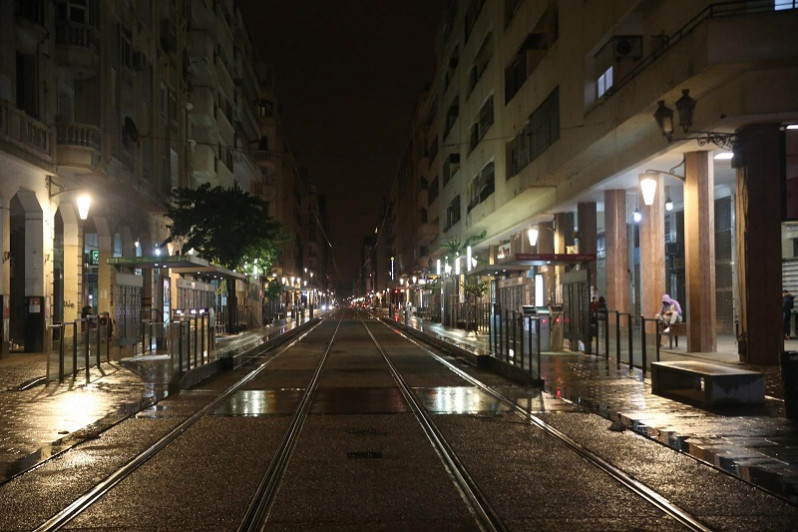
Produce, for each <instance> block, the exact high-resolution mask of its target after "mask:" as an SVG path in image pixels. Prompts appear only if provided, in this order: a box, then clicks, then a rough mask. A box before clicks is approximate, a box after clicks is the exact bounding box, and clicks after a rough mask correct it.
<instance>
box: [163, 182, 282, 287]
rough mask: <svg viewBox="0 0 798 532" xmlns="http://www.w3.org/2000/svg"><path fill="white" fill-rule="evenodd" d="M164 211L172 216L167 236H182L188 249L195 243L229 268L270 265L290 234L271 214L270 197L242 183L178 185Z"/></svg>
mask: <svg viewBox="0 0 798 532" xmlns="http://www.w3.org/2000/svg"><path fill="white" fill-rule="evenodd" d="M166 217H167V218H169V219H170V220H171V222H172V223H171V224H169V225H167V227H168V229H169V230H170V236H169V239H168V240H167V242H169V241H173V240H179V241H181V242H182V245H183V249H184V250H188V249H192V248H193V249H194V250H195V251H196V252H197V254H198V255H199V256H201V257H202V258H204V259H207V260H209V261H211V262H214V263H216V264H219V265H221V266H223V267H225V268H227V269H230V270H242V269H243V270H250V271H249V272H248V273H253V271H252V270H254V269H255V268H258V270H259V271H261V272H266V271H268V270H269V269H271V267H272V266H273V265H274V263H275V262H276V260H277V257H278V255H279V249H280V247H281V245H282V244H283V243H284V242H285V241H286V240H287V237H286V235H285V234H284V232H283V230H282V226H281V224H280V223H279V222H278V221H276V220H274V219H272V218H270V217H269V216H268V213H267V204H266V202H265V201H263V200H262V199H260V198H258V197H256V196H253V195H251V194H249V193H248V192H245V191H244V190H242V189H241V188H240V187H239V186H238V184H236V185H234V186H233V187H231V188H227V189H225V188H222V187H220V186H217V187H214V188H211V186H210V184H207V183H206V184H204V185H201V186H199V187H198V188H196V189H191V188H179V189H175V190H174V191H172V202H171V204H170V206H169V209H168V210H167V212H166Z"/></svg>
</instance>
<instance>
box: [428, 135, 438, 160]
mask: <svg viewBox="0 0 798 532" xmlns="http://www.w3.org/2000/svg"><path fill="white" fill-rule="evenodd" d="M427 153H428V154H429V160H430V162H432V161H434V160H435V157H437V156H438V137H437V136H436V137H435V138H434V139H432V143H430V145H429V147H428V148H427Z"/></svg>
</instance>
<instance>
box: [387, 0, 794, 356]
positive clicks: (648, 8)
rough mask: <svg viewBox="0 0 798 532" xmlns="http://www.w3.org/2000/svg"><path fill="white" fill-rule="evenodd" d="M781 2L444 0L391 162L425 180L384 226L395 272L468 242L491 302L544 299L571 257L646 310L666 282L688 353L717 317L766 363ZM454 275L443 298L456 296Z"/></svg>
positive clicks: (781, 173) (778, 241)
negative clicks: (423, 75)
mask: <svg viewBox="0 0 798 532" xmlns="http://www.w3.org/2000/svg"><path fill="white" fill-rule="evenodd" d="M796 7H798V6H796V5H795V3H794V2H786V1H781V0H775V1H773V0H770V1H740V2H724V3H715V2H709V1H705V2H687V1H678V0H677V1H667V2H666V1H655V2H650V1H633V0H629V1H613V2H610V1H600V2H587V3H585V2H572V1H567V0H561V1H557V0H552V1H548V2H532V1H530V0H504V1H495V2H493V1H489V2H486V1H485V0H469V1H462V2H451V3H450V5H449V7H448V8H447V10H446V12H445V13H444V15H443V22H442V25H441V30H440V32H439V34H438V36H437V40H436V45H435V46H436V56H437V68H436V73H435V76H434V79H433V80H432V83H431V86H430V90H429V92H428V93H427V94H425V95H424V96H423V98H422V103H421V104H420V106H419V111H418V112H417V114H416V119H415V121H414V132H415V133H414V138H413V143H412V144H413V145H414V146H419V147H424V148H423V149H419V150H418V151H417V154H416V156H415V161H416V162H415V163H414V165H413V168H414V173H413V175H412V176H411V177H410V179H411V180H412V181H413V185H412V187H415V188H416V189H424V187H425V186H426V189H425V190H426V193H424V194H418V195H417V201H416V202H415V203H413V202H412V201H407V198H405V199H404V200H402V201H399V200H397V206H398V205H404V207H403V208H404V209H406V210H407V212H411V209H412V212H413V213H414V214H413V216H416V214H415V213H421V212H422V211H421V209H425V210H426V216H425V218H422V217H421V215H420V214H419V215H418V216H417V218H418V222H417V223H418V225H417V227H416V230H415V232H413V231H410V232H408V231H404V230H403V231H401V232H400V231H397V233H396V236H397V238H402V242H396V243H394V244H393V245H394V246H395V247H396V248H397V249H403V250H404V249H410V248H412V249H413V251H412V255H413V257H414V259H415V263H413V264H412V265H411V266H404V268H405V270H404V272H402V274H404V275H405V277H409V276H410V275H412V274H413V271H415V270H416V269H418V268H421V269H426V272H425V274H426V275H429V276H435V275H437V273H438V271H437V261H438V260H439V259H440V260H441V261H442V262H443V263H444V267H443V273H444V277H445V272H446V267H445V264H446V262H447V260H448V262H450V263H454V262H455V261H457V260H461V259H458V258H457V256H456V255H455V254H453V253H451V251H450V250H451V249H453V248H456V245H455V244H457V243H463V242H467V241H469V242H472V243H473V246H472V247H473V250H472V252H473V254H474V256H475V257H476V261H477V266H475V270H474V273H473V274H472V275H478V276H481V277H484V278H485V279H489V280H490V282H491V286H492V288H491V292H490V296H489V297H490V299H491V301H492V302H494V303H496V304H499V305H501V306H502V307H503V308H509V309H512V310H520V308H521V307H522V306H523V305H538V306H542V305H559V304H562V303H563V300H564V299H567V297H568V296H567V294H564V293H563V291H564V288H563V287H564V286H565V285H564V283H565V281H566V280H567V281H568V282H570V280H571V279H573V278H574V276H573V274H572V273H571V272H573V271H582V272H584V273H583V274H580V275H581V277H580V279H582V281H581V282H582V283H584V284H585V285H586V286H587V287H588V289H589V294H592V295H599V294H600V295H603V296H605V297H606V300H607V304H608V305H609V308H610V309H613V310H618V311H619V312H621V313H633V314H635V315H642V316H646V317H653V315H654V314H655V313H656V312H657V310H658V307H659V302H660V297H661V296H662V294H663V293H666V292H668V293H670V294H672V295H673V296H675V297H677V298H678V299H679V300H680V301H682V303H683V304H682V306H683V307H684V308H685V311H686V316H685V317H686V320H687V322H688V350H689V351H700V352H711V351H714V350H715V348H716V344H717V335H718V334H732V335H735V336H736V338H737V345H738V349H739V353H740V357H741V359H742V360H746V361H750V362H763V363H775V361H776V360H777V357H778V353H779V352H780V350H781V349H782V348H783V345H782V339H783V335H782V334H781V333H780V329H779V326H780V320H779V309H780V307H779V295H780V290H781V289H782V267H783V264H784V263H785V257H792V256H793V255H794V252H793V250H792V247H793V246H792V245H789V246H783V245H782V244H783V242H784V243H786V244H790V243H791V242H792V239H791V237H790V234H791V233H790V231H791V225H790V224H789V220H790V219H794V216H792V215H791V214H790V212H791V207H790V206H791V205H792V204H794V200H795V198H794V194H793V188H794V187H793V186H792V185H791V183H792V181H791V179H792V178H794V177H795V174H796V166H795V152H796V134H798V131H796V130H794V129H792V127H791V126H792V124H794V123H795V122H796V121H798V96H796V94H795V93H794V91H790V90H789V88H788V87H790V86H791V84H792V83H793V81H794V80H795V79H796V76H798V68H796V66H795V65H796V64H798V63H796V56H797V55H798V38H796V31H795V30H796V29H798V11H797V10H796ZM669 113H670V114H669ZM655 114H656V115H657V116H656V119H655ZM641 182H645V186H647V187H648V186H650V187H651V188H650V190H651V191H653V199H651V198H648V197H647V198H644V197H643V194H642V192H641V187H640V185H641ZM647 192H648V191H647ZM401 194H403V193H401V192H400V193H399V195H398V196H397V198H398V197H400V196H401ZM648 201H650V202H651V203H648ZM638 215H639V218H638ZM422 219H426V220H428V221H430V220H431V221H432V223H433V225H434V226H435V227H436V232H437V234H436V235H435V236H434V237H433V238H430V237H428V236H427V237H426V238H421V237H420V235H421V231H423V226H424V224H423V223H422V222H421V220H422ZM400 225H401V224H400ZM411 235H412V236H411ZM411 238H412V240H411ZM783 247H789V250H786V251H783ZM568 256H571V257H570V258H569V257H568ZM577 258H579V260H577ZM551 259H554V260H553V261H551ZM547 260H548V261H549V262H548V263H547ZM787 262H789V261H787ZM462 275H463V276H464V275H465V268H463V274H462ZM458 277H460V279H457V278H458ZM455 280H456V281H457V282H455V283H454V284H453V285H452V288H451V289H450V290H452V291H453V292H452V293H450V294H446V293H445V291H444V293H443V294H442V298H443V300H444V302H443V303H442V306H443V307H444V309H445V307H446V300H447V299H451V300H452V302H453V303H455V304H457V303H461V302H462V301H463V297H464V296H463V291H462V284H463V277H461V276H456V278H455ZM447 282H448V281H447ZM419 290H421V288H419ZM586 301H587V299H586V298H585V303H586ZM566 303H567V302H566Z"/></svg>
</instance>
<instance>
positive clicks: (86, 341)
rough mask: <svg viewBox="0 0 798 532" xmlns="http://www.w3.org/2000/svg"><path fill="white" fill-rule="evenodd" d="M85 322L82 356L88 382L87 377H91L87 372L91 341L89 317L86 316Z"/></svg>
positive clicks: (87, 381) (87, 380)
mask: <svg viewBox="0 0 798 532" xmlns="http://www.w3.org/2000/svg"><path fill="white" fill-rule="evenodd" d="M85 324H86V327H85V328H84V329H83V332H84V338H83V356H84V358H85V360H84V361H85V363H86V384H88V383H89V379H90V377H91V375H90V373H89V344H90V343H91V341H90V335H89V318H86V322H85Z"/></svg>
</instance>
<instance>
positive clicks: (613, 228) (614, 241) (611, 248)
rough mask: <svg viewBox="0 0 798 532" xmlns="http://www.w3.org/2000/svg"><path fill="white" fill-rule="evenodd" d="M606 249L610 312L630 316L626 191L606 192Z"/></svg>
mask: <svg viewBox="0 0 798 532" xmlns="http://www.w3.org/2000/svg"><path fill="white" fill-rule="evenodd" d="M604 242H605V243H604V249H605V256H606V269H607V288H606V295H605V298H606V300H607V308H608V309H612V310H617V311H618V312H620V313H622V314H625V313H627V312H629V279H630V275H629V274H630V271H629V264H628V260H627V258H628V256H629V250H628V239H627V230H626V191H625V190H606V191H604Z"/></svg>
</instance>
